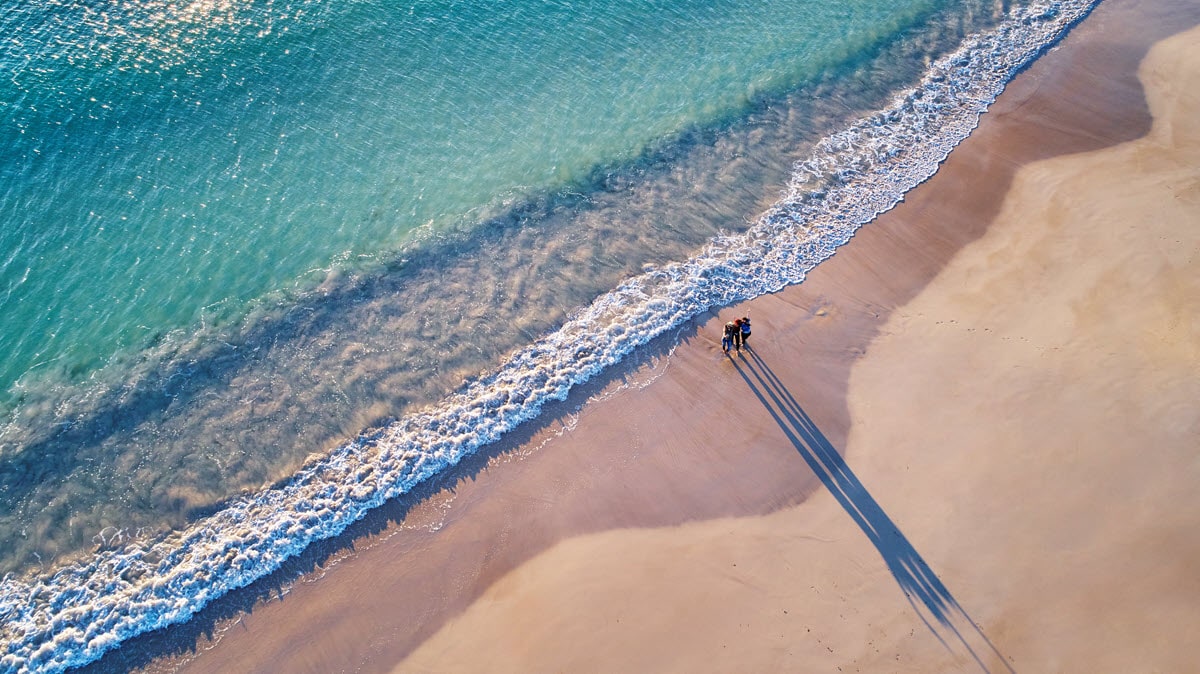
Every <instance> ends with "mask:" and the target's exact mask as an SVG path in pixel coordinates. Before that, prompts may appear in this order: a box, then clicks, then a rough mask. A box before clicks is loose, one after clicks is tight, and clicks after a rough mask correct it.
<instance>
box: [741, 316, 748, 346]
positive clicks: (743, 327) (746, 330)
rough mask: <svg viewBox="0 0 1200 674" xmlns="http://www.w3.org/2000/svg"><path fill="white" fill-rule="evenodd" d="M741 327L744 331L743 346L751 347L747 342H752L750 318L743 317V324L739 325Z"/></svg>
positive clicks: (742, 336)
mask: <svg viewBox="0 0 1200 674" xmlns="http://www.w3.org/2000/svg"><path fill="white" fill-rule="evenodd" d="M739 327H740V329H741V331H742V334H741V346H749V345H748V344H747V342H749V341H750V317H749V316H743V317H742V319H741V323H740V324H739Z"/></svg>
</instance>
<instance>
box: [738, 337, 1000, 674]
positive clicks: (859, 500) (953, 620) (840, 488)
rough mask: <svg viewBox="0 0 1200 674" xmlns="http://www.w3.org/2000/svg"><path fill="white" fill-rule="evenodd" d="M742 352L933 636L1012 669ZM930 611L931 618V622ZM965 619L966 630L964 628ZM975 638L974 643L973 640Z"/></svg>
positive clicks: (776, 415) (751, 381)
mask: <svg viewBox="0 0 1200 674" xmlns="http://www.w3.org/2000/svg"><path fill="white" fill-rule="evenodd" d="M743 353H744V354H745V356H746V357H743V358H734V359H733V364H734V367H735V368H736V369H737V372H738V374H739V375H741V377H742V379H743V380H745V382H746V385H747V386H749V387H750V390H751V391H752V392H753V393H754V395H755V396H756V397H757V398H758V400H759V402H761V403H762V404H763V407H765V408H766V409H767V412H768V413H769V414H770V415H771V417H772V418H773V419H774V420H775V422H776V423H777V424H779V428H780V429H781V430H782V431H783V433H784V435H786V436H787V438H788V440H790V441H791V442H792V445H794V446H795V448H796V451H798V452H799V453H800V456H801V458H803V459H804V461H805V463H807V464H808V466H809V467H810V468H811V469H812V471H813V473H814V474H815V475H816V476H817V478H818V479H819V480H820V481H821V484H822V485H824V486H825V488H826V489H828V490H829V493H830V494H832V495H833V497H834V498H835V499H837V502H838V503H839V504H840V505H841V506H842V508H843V509H844V510H845V511H846V514H848V515H850V517H851V519H853V520H854V523H855V524H857V525H858V526H859V528H860V529H862V531H863V533H864V534H866V536H867V539H868V540H870V541H871V543H872V544H873V545H874V546H875V549H876V550H878V551H879V555H880V556H881V557H882V558H883V561H884V563H885V564H887V567H888V570H889V571H891V573H892V577H893V578H895V579H896V582H897V583H898V584H899V585H900V589H901V591H903V592H904V595H905V597H906V598H907V599H908V602H909V604H911V605H912V606H913V610H914V611H916V613H917V615H918V616H920V618H921V620H922V621H924V623H925V625H926V626H927V627H928V628H929V630H930V631H931V632H932V633H933V634H934V636H936V637H937V638H938V640H939V641H940V642H941V643H942V645H943V646H945V647H946V648H947V649H948V650H952V649H951V646H950V644H949V643H947V639H946V637H949V638H950V639H952V640H955V641H958V642H959V643H961V644H962V646H963V647H965V648H966V650H967V651H968V652H969V653H970V655H971V657H972V658H973V659H974V660H975V662H976V663H977V664H978V665H979V667H980V668H981V669H982V670H983V671H985V672H986V671H990V670H989V668H988V666H987V665H986V664H985V663H984V661H983V659H982V658H981V657H980V654H979V652H977V651H978V649H979V648H986V649H989V650H991V652H992V653H993V654H994V655H995V658H996V659H997V660H998V661H999V662H1001V663H1003V664H1004V667H1005V669H1006V670H1007V671H1009V672H1013V671H1014V670H1013V668H1012V667H1011V666H1010V665H1009V664H1008V662H1007V661H1006V660H1005V658H1004V657H1003V656H1002V655H1001V654H1000V652H999V651H998V650H997V649H996V647H995V646H994V645H993V644H992V643H991V641H990V640H989V639H988V638H987V636H986V635H985V634H984V633H983V631H982V630H981V629H980V628H979V627H978V626H977V625H976V624H975V622H974V621H973V620H971V617H970V616H969V615H967V612H966V611H965V610H964V609H963V608H962V606H960V605H959V603H958V601H957V600H955V599H954V596H953V595H952V594H951V593H950V590H949V589H948V588H947V587H946V585H945V584H944V583H943V582H942V580H941V579H940V578H938V575H937V574H936V573H935V572H934V571H933V569H932V568H930V566H929V564H928V563H927V562H926V561H925V559H924V558H922V557H921V555H920V553H918V552H917V550H916V548H914V547H913V545H912V543H910V542H909V540H908V539H907V538H906V537H905V536H904V534H903V533H901V531H900V528H899V527H897V526H896V523H895V522H893V521H892V519H891V518H890V517H888V515H887V513H886V512H885V511H884V510H883V508H882V507H881V506H880V505H879V503H878V502H877V501H876V500H875V498H874V497H873V496H871V493H870V492H869V491H868V490H867V488H866V486H864V485H863V483H862V482H861V481H859V479H858V476H856V475H855V474H854V471H852V470H851V469H850V466H849V465H847V464H846V461H845V459H844V458H843V457H842V456H841V455H840V454H839V453H838V451H837V449H835V448H834V446H833V444H832V443H830V442H829V440H828V439H827V438H826V437H825V435H824V434H823V433H822V432H821V430H820V429H819V428H818V427H817V425H816V423H815V422H813V420H812V418H811V417H809V416H808V414H807V413H805V411H804V409H803V408H802V407H801V406H800V403H799V402H797V401H796V398H795V396H793V395H792V393H791V392H790V391H789V390H788V388H787V387H786V386H785V385H784V383H783V382H782V381H781V380H780V378H779V377H778V376H777V375H776V374H775V372H774V371H772V370H771V368H770V366H768V365H767V363H766V361H764V360H763V358H762V357H761V356H760V355H759V354H758V353H757V352H756V351H754V350H753V349H750V348H748V347H746V348H744V349H743ZM922 608H923V609H924V611H922ZM927 615H928V616H931V617H932V618H933V622H931V621H930V619H929V618H928V617H927ZM964 625H965V626H966V627H967V629H966V630H964V629H961V628H960V626H964ZM968 631H969V632H971V634H968V633H967V632H968ZM972 641H974V642H975V645H972V643H971V642H972ZM981 644H982V646H981Z"/></svg>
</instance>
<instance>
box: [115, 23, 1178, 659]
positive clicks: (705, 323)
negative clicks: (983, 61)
mask: <svg viewBox="0 0 1200 674" xmlns="http://www.w3.org/2000/svg"><path fill="white" fill-rule="evenodd" d="M1197 24H1200V5H1196V4H1195V3H1192V2H1183V1H1180V0H1152V1H1146V2H1137V1H1135V0H1107V1H1106V2H1104V3H1102V4H1101V5H1100V6H1099V7H1098V8H1097V9H1096V10H1095V11H1094V12H1093V14H1092V15H1091V16H1090V17H1089V18H1088V19H1086V20H1085V21H1084V22H1083V23H1082V24H1080V25H1079V26H1078V27H1077V28H1076V29H1075V30H1074V31H1073V32H1072V33H1071V34H1070V35H1069V36H1068V37H1067V38H1066V39H1065V40H1064V41H1063V42H1062V43H1061V44H1060V45H1059V46H1058V47H1056V48H1055V49H1054V50H1052V51H1051V52H1050V53H1048V54H1047V55H1045V56H1044V57H1043V58H1041V59H1040V60H1038V61H1037V62H1036V63H1035V64H1034V65H1033V66H1032V67H1030V68H1029V69H1028V70H1027V71H1025V72H1024V73H1022V74H1021V75H1020V76H1019V77H1018V78H1017V79H1015V80H1014V81H1013V82H1012V83H1011V84H1010V86H1009V88H1008V89H1007V90H1006V91H1005V93H1004V94H1003V95H1002V96H1001V98H1000V99H999V100H998V101H997V102H996V104H995V105H994V106H993V107H992V109H991V110H990V111H989V112H988V113H987V114H986V115H985V116H984V118H983V120H982V122H981V124H980V127H979V128H978V129H977V130H976V132H975V133H974V134H973V135H972V136H971V137H970V138H969V139H968V140H967V141H965V142H964V143H963V144H962V145H961V146H960V147H959V148H958V149H956V150H955V151H954V153H952V154H951V156H950V158H949V159H948V160H947V161H946V162H945V164H944V165H943V167H942V168H941V170H939V172H938V173H937V174H936V175H935V176H934V177H933V178H932V179H930V180H929V181H927V182H926V183H924V184H922V185H921V186H920V187H918V188H917V189H916V190H914V191H913V192H911V193H910V194H909V195H908V197H907V198H906V199H905V201H904V202H903V203H902V204H900V205H899V206H898V207H896V208H895V209H893V210H892V211H890V212H888V213H886V214H884V215H883V216H881V217H880V218H878V219H877V221H875V222H873V223H871V224H869V225H867V226H866V227H864V228H863V229H862V230H860V232H859V233H858V235H856V237H855V239H854V240H853V241H852V242H851V243H849V244H848V245H846V246H845V247H843V248H842V249H840V250H839V252H838V253H837V254H836V255H835V256H834V257H833V258H832V259H830V260H829V261H827V262H826V263H823V264H822V265H820V266H819V267H818V268H817V269H816V270H814V271H813V272H812V273H811V274H810V276H809V278H808V280H806V281H805V282H804V283H803V284H800V285H798V286H795V287H791V288H788V289H786V290H784V291H782V292H780V293H777V294H773V295H768V296H764V297H760V298H758V299H755V300H753V301H750V302H747V303H744V304H741V305H738V306H733V307H728V308H726V309H723V310H721V311H720V312H716V313H713V314H710V315H707V316H703V317H700V318H699V319H697V320H695V321H692V322H691V323H689V324H688V325H685V326H683V328H681V329H680V330H678V331H677V332H675V333H673V334H671V335H668V336H667V337H665V338H661V339H659V340H657V341H656V342H654V343H652V344H651V345H649V346H648V347H647V348H645V349H644V350H643V351H641V352H639V353H638V354H636V356H635V357H634V358H632V359H631V360H630V361H629V362H628V363H627V364H625V365H624V367H622V368H621V369H620V371H617V372H613V373H609V374H607V375H606V376H605V377H604V378H602V379H601V380H599V381H596V382H594V383H593V384H590V385H589V386H588V387H586V388H585V389H584V390H580V391H578V392H576V393H575V394H573V395H572V397H571V398H570V399H569V400H568V401H566V402H564V403H562V404H560V405H556V406H555V407H554V408H553V409H550V410H548V411H547V413H546V414H544V415H543V417H541V418H540V419H538V420H537V421H536V422H535V423H533V424H532V425H531V426H530V427H529V428H525V429H522V430H520V431H519V432H518V433H516V434H514V435H513V436H512V437H508V438H506V439H505V440H504V441H503V442H502V443H500V445H499V446H497V447H495V448H492V449H491V450H490V451H488V452H487V454H486V455H484V456H481V457H479V458H478V459H477V460H473V461H472V462H470V465H466V466H463V467H461V469H460V470H458V471H457V472H456V473H455V474H454V475H452V476H450V477H449V478H448V480H447V481H445V482H444V483H442V484H440V485H437V486H436V488H431V489H429V490H427V492H426V493H424V494H422V495H420V498H419V499H411V500H410V501H409V502H405V503H401V504H395V505H390V506H388V507H385V508H384V509H382V510H381V511H380V512H378V513H376V514H374V515H372V517H371V518H369V519H368V520H367V521H365V522H363V523H360V525H357V526H356V527H355V528H353V529H352V530H351V531H349V532H347V534H345V535H343V536H342V537H340V538H339V539H337V540H335V541H332V542H330V543H329V544H327V545H324V546H318V548H319V549H315V550H313V551H310V552H309V553H307V554H306V555H305V556H304V557H303V558H302V559H299V560H296V561H294V562H292V563H291V564H290V565H289V567H287V568H285V569H284V570H283V571H281V572H280V573H279V574H276V575H274V576H272V577H269V578H267V579H265V580H264V581H262V582H260V583H256V584H255V585H254V586H252V587H251V588H249V589H247V590H245V591H242V592H238V593H234V595H232V596H230V597H229V598H227V599H225V600H222V601H221V602H218V603H217V604H216V605H214V606H213V607H210V609H207V610H206V611H205V612H204V613H202V614H201V615H200V616H199V617H198V618H197V619H196V620H195V621H193V622H192V623H191V624H189V625H188V626H185V627H184V628H181V629H178V630H168V631H166V633H164V634H159V635H150V636H147V637H143V638H140V639H139V640H136V641H135V642H131V644H129V647H126V648H123V649H121V651H118V652H116V653H113V654H112V655H111V657H107V658H106V659H105V660H102V661H101V662H100V663H97V666H96V667H94V668H93V669H95V670H96V671H101V670H120V669H139V668H140V669H146V670H149V671H168V670H171V671H174V670H177V669H178V670H179V671H186V672H252V671H290V672H306V671H311V672H335V671H356V672H391V671H395V672H468V671H471V672H475V671H488V672H559V671H564V672H590V671H596V672H733V671H742V672H793V671H844V672H851V671H870V672H878V671H888V672H900V671H911V672H957V671H979V670H985V671H991V672H1005V671H1016V672H1045V671H1063V672H1129V671H1187V670H1189V669H1190V668H1193V667H1194V665H1195V662H1196V661H1197V652H1198V650H1197V647H1196V646H1195V645H1193V644H1192V640H1193V638H1194V635H1195V634H1196V633H1198V632H1200V573H1197V569H1198V568H1200V535H1197V533H1196V532H1197V531H1200V495H1198V493H1197V490H1196V489H1195V486H1196V485H1197V484H1200V459H1198V458H1197V452H1196V450H1197V447H1200V403H1197V401H1200V227H1198V223H1200V28H1196V27H1195V26H1197ZM743 315H748V316H750V317H752V319H753V325H754V334H753V336H752V338H751V340H750V344H751V346H750V348H748V349H746V350H744V351H743V352H742V353H741V354H740V355H737V356H734V357H732V358H729V357H726V356H725V355H724V354H722V352H721V350H720V344H719V342H720V326H721V325H722V324H723V323H724V322H725V321H727V320H731V319H733V318H734V317H738V316H743Z"/></svg>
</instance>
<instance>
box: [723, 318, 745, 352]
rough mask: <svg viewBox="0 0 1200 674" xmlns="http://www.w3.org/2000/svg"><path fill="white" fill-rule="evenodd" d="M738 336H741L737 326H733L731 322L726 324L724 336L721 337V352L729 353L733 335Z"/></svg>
mask: <svg viewBox="0 0 1200 674" xmlns="http://www.w3.org/2000/svg"><path fill="white" fill-rule="evenodd" d="M739 334H741V330H740V329H739V328H738V326H736V325H734V324H733V321H730V322H728V323H726V324H725V335H724V336H723V337H721V350H722V351H724V352H725V353H729V349H730V347H732V346H733V340H734V335H739ZM739 353H740V352H739Z"/></svg>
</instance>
